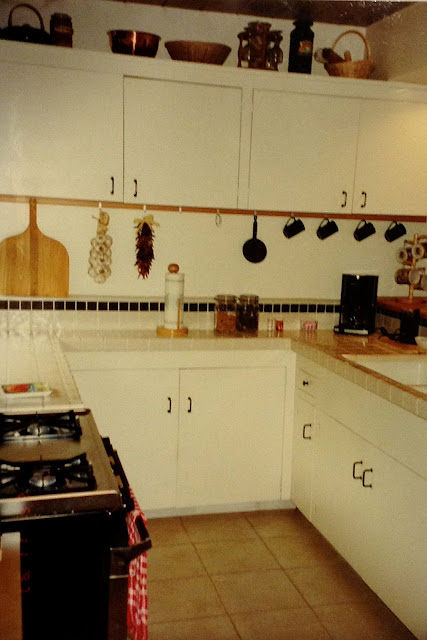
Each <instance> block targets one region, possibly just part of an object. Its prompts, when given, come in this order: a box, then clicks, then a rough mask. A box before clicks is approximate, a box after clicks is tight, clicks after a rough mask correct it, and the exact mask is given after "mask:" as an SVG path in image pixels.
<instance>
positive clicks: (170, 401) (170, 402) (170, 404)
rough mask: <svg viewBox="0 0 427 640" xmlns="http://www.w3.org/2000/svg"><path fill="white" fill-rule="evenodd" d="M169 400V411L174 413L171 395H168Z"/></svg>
mask: <svg viewBox="0 0 427 640" xmlns="http://www.w3.org/2000/svg"><path fill="white" fill-rule="evenodd" d="M168 402H169V408H168V413H172V398H171V397H170V396H168Z"/></svg>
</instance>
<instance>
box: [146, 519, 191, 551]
mask: <svg viewBox="0 0 427 640" xmlns="http://www.w3.org/2000/svg"><path fill="white" fill-rule="evenodd" d="M147 528H148V531H149V532H150V538H151V540H152V542H153V548H154V547H156V546H159V545H166V544H185V543H186V542H187V543H188V542H189V541H190V540H189V537H188V535H187V532H186V531H185V529H184V527H183V526H182V522H181V519H180V518H153V519H150V520H149V521H148V522H147Z"/></svg>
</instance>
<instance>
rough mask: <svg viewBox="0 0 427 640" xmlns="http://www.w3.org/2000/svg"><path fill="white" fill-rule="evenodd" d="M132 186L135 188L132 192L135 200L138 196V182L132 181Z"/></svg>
mask: <svg viewBox="0 0 427 640" xmlns="http://www.w3.org/2000/svg"><path fill="white" fill-rule="evenodd" d="M133 184H134V187H135V188H134V190H133V197H134V198H136V197H137V195H138V180H136V179H135V180H134V181H133Z"/></svg>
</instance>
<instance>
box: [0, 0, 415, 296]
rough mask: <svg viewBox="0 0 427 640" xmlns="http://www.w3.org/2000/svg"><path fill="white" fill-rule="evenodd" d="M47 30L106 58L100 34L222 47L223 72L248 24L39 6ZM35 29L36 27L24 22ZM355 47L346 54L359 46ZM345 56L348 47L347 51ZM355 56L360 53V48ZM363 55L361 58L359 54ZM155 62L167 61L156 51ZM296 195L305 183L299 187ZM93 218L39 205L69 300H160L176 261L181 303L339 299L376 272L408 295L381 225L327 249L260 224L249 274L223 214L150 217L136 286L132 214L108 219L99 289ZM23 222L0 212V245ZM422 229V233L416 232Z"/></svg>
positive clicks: (234, 19)
mask: <svg viewBox="0 0 427 640" xmlns="http://www.w3.org/2000/svg"><path fill="white" fill-rule="evenodd" d="M15 4H16V2H9V1H6V2H5V1H3V2H1V4H0V23H2V24H6V23H7V18H8V15H9V11H10V9H11V7H13V6H14V5H15ZM34 4H35V6H36V7H37V8H39V9H40V11H41V13H42V15H43V18H44V21H45V28H46V29H47V30H48V29H49V20H50V15H51V14H52V13H55V12H64V13H68V14H69V15H71V17H72V20H73V26H74V30H75V33H74V46H75V48H82V49H93V50H100V51H108V49H109V45H108V38H107V34H106V32H107V30H108V29H114V28H133V29H139V30H144V31H150V32H154V33H158V34H159V35H161V37H162V43H164V42H165V41H167V40H169V39H201V40H212V41H220V42H224V43H226V44H229V45H230V46H232V47H233V52H232V54H231V55H230V58H229V60H228V61H227V64H229V65H231V66H236V64H237V44H238V39H237V33H238V32H239V31H241V30H242V28H243V27H244V26H246V24H247V23H248V22H249V21H251V20H253V19H254V18H253V17H251V16H246V17H245V16H236V15H229V14H214V13H208V12H197V11H180V10H175V9H163V8H160V7H153V6H149V5H137V4H133V3H121V2H109V1H108V0H100V1H96V0H92V1H90V2H89V1H88V0H38V1H35V3H34ZM29 18H30V16H29V15H28V13H24V14H20V17H19V14H18V12H17V15H16V19H15V18H14V23H16V24H21V23H22V21H23V20H27V21H28V20H29ZM32 24H34V25H36V22H34V23H33V22H32ZM272 26H273V28H274V29H283V32H284V52H285V63H284V64H283V65H282V67H283V69H282V70H283V71H286V68H287V64H286V60H287V46H288V39H289V38H288V34H289V31H290V30H291V29H292V24H291V22H289V21H274V22H273V25H272ZM313 29H314V31H315V34H316V36H315V46H316V47H317V46H330V44H331V43H332V42H333V40H334V38H335V37H336V36H337V35H338V34H340V33H342V32H343V31H344V30H345V27H343V26H337V25H335V26H334V25H320V24H316V25H314V26H313ZM358 41H359V39H358V38H355V41H354V46H355V47H356V46H357V45H358ZM345 47H346V48H347V47H348V48H351V50H352V52H354V51H355V50H354V49H353V44H351V45H349V44H348V43H345ZM362 48H363V45H362ZM360 55H361V54H360ZM158 57H160V58H165V59H167V58H168V54H167V52H166V50H165V49H164V47H160V51H159V54H158ZM313 73H316V74H323V73H325V72H324V69H323V66H322V65H320V64H317V63H315V62H313ZM301 188H304V184H301ZM96 214H97V210H96V209H88V208H78V207H59V206H40V207H39V225H40V229H41V231H42V232H43V233H45V234H47V235H49V236H51V237H54V238H56V239H58V240H59V241H61V242H63V244H64V245H65V246H66V248H67V250H68V252H69V254H70V293H71V294H72V295H97V296H104V295H106V296H109V295H114V296H119V295H123V296H163V293H164V274H165V271H166V269H167V265H168V264H169V263H170V262H177V263H178V264H179V265H180V267H181V271H183V272H184V273H185V274H186V289H185V293H186V296H187V297H188V296H193V297H199V296H200V297H203V296H209V297H211V296H214V295H215V294H216V293H219V292H225V293H226V292H229V293H233V292H234V293H236V294H239V293H245V292H247V293H257V294H258V295H260V296H261V297H262V298H268V297H275V298H295V297H296V298H313V299H322V298H332V299H337V298H339V294H340V286H341V273H343V272H347V271H354V270H360V271H363V272H371V273H377V274H379V276H380V280H379V295H382V296H384V295H400V296H406V295H407V291H408V289H407V287H402V286H401V287H399V286H398V285H396V284H395V283H394V272H395V271H396V269H397V268H398V266H399V265H398V263H397V262H396V260H395V254H396V251H397V249H398V248H399V246H401V245H402V242H401V241H397V242H395V243H392V244H390V243H387V242H386V241H385V239H384V232H385V230H386V228H387V226H388V223H386V222H378V223H377V224H376V228H377V233H376V234H375V235H374V236H371V237H370V238H368V239H367V240H365V241H364V242H362V243H357V242H356V241H355V240H354V238H353V235H352V234H353V230H354V228H355V227H356V224H357V221H354V222H353V221H341V222H339V227H340V232H339V233H338V234H336V235H334V236H332V237H330V238H328V239H327V240H325V241H320V240H318V238H317V237H316V234H315V230H316V228H317V226H318V224H319V222H320V220H316V219H306V220H305V225H306V231H305V232H304V233H302V234H301V235H299V236H297V237H295V238H293V239H291V240H287V239H286V238H285V237H284V236H283V233H282V230H283V226H284V224H285V222H286V218H279V217H262V216H260V217H259V221H258V222H259V228H258V231H259V238H260V239H261V240H263V241H264V242H265V243H266V245H267V249H268V255H267V258H266V259H265V261H264V262H262V263H260V264H258V265H254V264H251V263H249V262H247V261H246V260H245V259H244V257H243V255H242V246H243V244H244V242H245V241H246V240H247V239H248V238H250V237H251V235H252V219H251V218H250V217H249V216H243V215H235V216H231V215H224V216H222V220H223V221H222V225H221V226H219V227H217V226H216V225H215V216H214V215H205V214H203V215H197V214H189V213H183V214H178V213H166V212H155V214H154V216H155V220H156V221H157V222H159V223H160V227H159V228H158V229H157V230H156V238H155V241H154V251H155V261H154V263H153V266H152V270H151V273H150V276H149V278H148V279H147V280H142V279H141V278H138V273H137V270H136V268H135V266H134V262H135V228H134V223H133V220H134V218H135V217H138V215H139V214H137V213H136V212H135V211H129V210H111V211H110V215H111V222H110V234H111V236H112V237H113V265H112V266H113V273H112V276H111V277H110V278H109V279H108V280H107V282H106V283H105V284H104V285H97V284H95V283H94V281H93V280H92V278H90V277H89V276H88V274H87V269H88V255H89V248H90V240H91V238H93V236H94V235H95V233H96V221H95V220H94V218H93V216H94V215H96ZM27 223H28V210H27V207H26V206H24V205H18V204H10V205H9V204H1V205H0V240H2V239H3V238H5V237H8V236H10V235H14V234H17V233H20V232H22V231H23V230H24V229H25V228H26V226H27ZM406 226H407V230H408V237H411V236H412V235H413V234H414V233H423V234H426V233H427V228H423V229H422V228H420V226H421V225H415V224H407V225H406ZM424 226H425V227H426V225H424Z"/></svg>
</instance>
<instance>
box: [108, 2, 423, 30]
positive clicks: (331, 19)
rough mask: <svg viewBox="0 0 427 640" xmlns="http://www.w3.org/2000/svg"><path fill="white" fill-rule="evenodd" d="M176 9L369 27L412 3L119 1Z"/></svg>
mask: <svg viewBox="0 0 427 640" xmlns="http://www.w3.org/2000/svg"><path fill="white" fill-rule="evenodd" d="M115 1H116V2H124V3H126V2H131V3H132V2H133V3H136V4H150V5H156V6H159V7H166V8H175V9H192V10H196V11H214V12H217V13H235V14H243V15H253V16H258V17H262V18H267V19H272V18H275V19H284V20H295V19H296V18H298V17H304V18H309V19H311V20H312V21H313V22H327V23H330V24H347V25H355V26H358V27H367V26H369V25H371V24H373V23H374V22H377V21H378V20H382V19H383V18H385V17H386V16H389V15H391V14H393V13H395V12H396V11H400V10H401V9H403V8H404V7H407V6H408V5H410V4H413V3H412V2H400V0H398V1H396V0H394V1H392V2H383V1H381V0H378V1H377V0H356V1H353V0H331V1H327V0H115Z"/></svg>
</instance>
